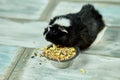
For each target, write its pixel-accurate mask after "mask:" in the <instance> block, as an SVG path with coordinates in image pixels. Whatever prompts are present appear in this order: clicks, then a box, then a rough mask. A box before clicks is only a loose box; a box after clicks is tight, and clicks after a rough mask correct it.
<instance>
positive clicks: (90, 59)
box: [13, 54, 120, 80]
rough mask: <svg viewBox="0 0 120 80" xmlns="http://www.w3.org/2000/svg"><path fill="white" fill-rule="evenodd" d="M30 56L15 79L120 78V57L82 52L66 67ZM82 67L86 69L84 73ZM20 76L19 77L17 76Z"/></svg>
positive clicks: (116, 79)
mask: <svg viewBox="0 0 120 80" xmlns="http://www.w3.org/2000/svg"><path fill="white" fill-rule="evenodd" d="M40 60H41V59H40V58H39V57H37V58H34V59H33V58H32V59H31V58H29V60H28V62H27V64H26V66H25V67H24V68H23V69H22V70H20V68H19V71H15V73H16V74H17V73H19V74H21V76H19V75H14V78H13V79H14V80H119V79H120V76H119V74H120V70H119V68H120V65H119V64H120V59H119V58H112V57H104V56H95V55H87V54H80V55H79V57H77V58H76V59H75V61H74V63H73V65H72V66H71V67H69V68H66V69H58V68H55V67H54V66H53V65H51V63H50V62H49V61H46V62H44V61H43V62H42V64H41V65H40V64H39V62H41V61H40ZM80 69H85V71H86V72H85V73H84V74H82V73H81V72H80ZM15 76H19V77H17V78H16V77H15Z"/></svg>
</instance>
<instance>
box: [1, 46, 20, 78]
mask: <svg viewBox="0 0 120 80" xmlns="http://www.w3.org/2000/svg"><path fill="white" fill-rule="evenodd" d="M18 50H19V47H14V46H5V45H0V80H3V79H4V76H5V75H6V73H7V72H8V70H9V69H10V67H11V66H12V62H13V61H14V59H15V57H16V56H17V55H18V54H17V52H18Z"/></svg>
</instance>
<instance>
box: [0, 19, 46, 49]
mask: <svg viewBox="0 0 120 80" xmlns="http://www.w3.org/2000/svg"><path fill="white" fill-rule="evenodd" d="M45 27H47V24H46V22H39V21H38V22H28V23H17V22H13V21H10V20H5V19H4V20H3V19H0V44H6V45H15V46H22V47H40V46H41V44H44V43H43V41H44V42H45V43H47V41H46V40H45V39H44V36H43V31H44V28H45Z"/></svg>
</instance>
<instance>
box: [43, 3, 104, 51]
mask: <svg viewBox="0 0 120 80" xmlns="http://www.w3.org/2000/svg"><path fill="white" fill-rule="evenodd" d="M104 27H105V24H104V21H103V19H102V15H101V14H100V13H99V12H98V11H97V10H96V9H95V8H94V6H93V5H91V4H87V5H84V6H83V7H82V8H81V10H80V11H79V12H77V13H70V14H66V15H60V16H56V17H54V18H53V19H51V20H50V22H49V25H48V27H47V28H45V31H44V33H43V34H44V36H45V39H46V40H47V41H49V42H51V43H53V44H56V45H61V46H66V47H75V46H77V47H79V49H80V50H86V49H87V48H89V47H90V46H91V44H92V43H93V42H94V41H95V39H96V37H97V35H98V34H99V32H100V31H102V30H103V29H104Z"/></svg>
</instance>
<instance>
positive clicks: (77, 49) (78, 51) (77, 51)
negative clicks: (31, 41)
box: [43, 44, 80, 62]
mask: <svg viewBox="0 0 120 80" xmlns="http://www.w3.org/2000/svg"><path fill="white" fill-rule="evenodd" d="M51 46H52V44H51V45H48V47H47V49H48V48H50V47H51ZM74 48H75V49H76V55H75V56H73V57H72V58H70V59H67V60H61V61H58V60H55V59H50V58H48V57H47V56H45V57H46V58H47V59H49V60H52V61H56V62H67V61H71V60H73V59H74V58H76V57H77V56H78V55H79V53H80V50H79V48H78V47H74ZM44 53H45V52H44V51H43V54H44Z"/></svg>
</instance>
